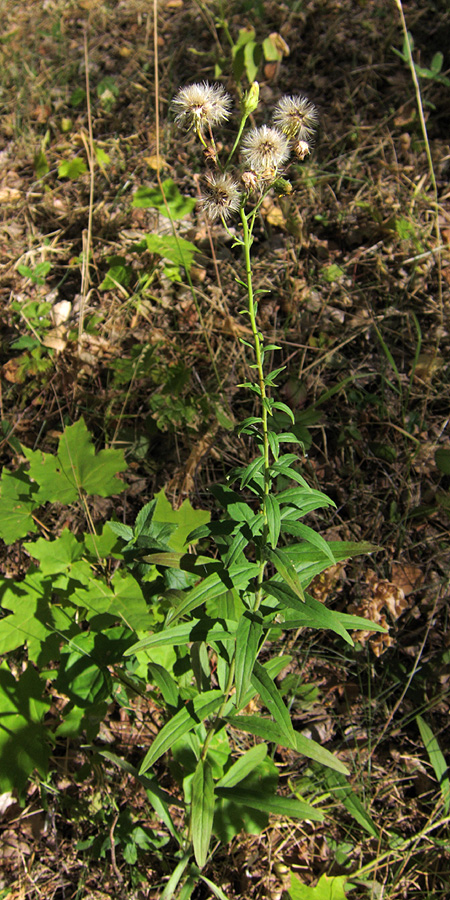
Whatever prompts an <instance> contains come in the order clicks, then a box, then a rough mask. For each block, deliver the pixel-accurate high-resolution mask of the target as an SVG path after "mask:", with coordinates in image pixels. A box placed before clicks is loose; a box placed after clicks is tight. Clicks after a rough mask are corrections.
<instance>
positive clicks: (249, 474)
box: [241, 456, 264, 488]
mask: <svg viewBox="0 0 450 900" xmlns="http://www.w3.org/2000/svg"><path fill="white" fill-rule="evenodd" d="M263 467H264V457H263V456H257V457H256V459H254V460H252V462H251V463H249V465H248V466H246V467H245V469H244V470H243V472H242V477H241V488H243V487H245V486H246V485H247V484H248V483H249V481H251V480H252V478H254V477H255V475H257V474H258V473H259V472H261V469H262V468H263Z"/></svg>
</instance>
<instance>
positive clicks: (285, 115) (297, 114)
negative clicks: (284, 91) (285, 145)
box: [273, 96, 318, 142]
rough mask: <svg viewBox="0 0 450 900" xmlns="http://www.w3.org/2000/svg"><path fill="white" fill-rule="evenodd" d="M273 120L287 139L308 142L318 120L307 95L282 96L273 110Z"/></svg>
mask: <svg viewBox="0 0 450 900" xmlns="http://www.w3.org/2000/svg"><path fill="white" fill-rule="evenodd" d="M273 121H274V124H275V125H276V127H277V128H279V129H280V131H282V132H283V134H285V135H286V137H287V138H288V140H290V141H293V140H296V141H306V142H308V141H309V140H310V138H311V137H312V136H313V134H314V132H315V130H316V128H317V122H318V113H317V109H316V107H315V106H314V104H313V103H310V101H309V100H308V98H307V97H302V96H295V97H287V96H286V97H282V98H281V100H279V102H278V103H277V105H276V107H275V109H274V112H273Z"/></svg>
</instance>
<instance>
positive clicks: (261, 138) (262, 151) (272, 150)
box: [241, 125, 289, 174]
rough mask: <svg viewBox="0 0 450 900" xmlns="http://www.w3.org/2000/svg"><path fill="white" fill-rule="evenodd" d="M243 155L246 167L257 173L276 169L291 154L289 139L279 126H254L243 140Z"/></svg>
mask: <svg viewBox="0 0 450 900" xmlns="http://www.w3.org/2000/svg"><path fill="white" fill-rule="evenodd" d="M241 155H242V159H243V162H244V165H245V166H246V168H248V169H251V170H252V171H253V172H255V173H256V174H262V173H266V172H269V171H271V170H275V173H276V170H277V169H278V168H279V166H281V165H282V164H283V163H284V162H286V160H287V158H288V156H289V142H288V139H287V138H286V137H285V135H284V134H282V132H281V131H279V130H278V129H277V128H268V127H267V125H262V126H261V128H252V130H251V131H249V132H248V133H247V134H246V135H245V137H244V139H243V141H242V149H241Z"/></svg>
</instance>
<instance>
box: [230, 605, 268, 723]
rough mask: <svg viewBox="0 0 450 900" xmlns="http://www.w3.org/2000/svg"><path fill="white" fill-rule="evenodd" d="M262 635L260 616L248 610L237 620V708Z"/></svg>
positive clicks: (250, 673) (246, 688)
mask: <svg viewBox="0 0 450 900" xmlns="http://www.w3.org/2000/svg"><path fill="white" fill-rule="evenodd" d="M261 636H262V618H261V616H260V615H259V614H256V613H251V612H249V611H248V610H247V611H246V612H245V613H244V615H243V616H242V618H241V619H240V621H239V624H238V627H237V631H236V657H235V666H236V668H235V672H236V674H235V683H236V706H237V708H238V709H239V708H240V705H241V702H242V697H243V696H244V694H245V693H246V691H247V690H248V688H249V686H250V682H251V675H252V672H253V665H254V663H255V660H256V657H257V656H258V651H259V643H260V640H261Z"/></svg>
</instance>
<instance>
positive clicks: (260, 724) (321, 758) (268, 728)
mask: <svg viewBox="0 0 450 900" xmlns="http://www.w3.org/2000/svg"><path fill="white" fill-rule="evenodd" d="M225 719H226V721H227V722H228V723H229V725H232V726H233V728H237V729H238V730H240V731H246V732H249V733H250V734H254V735H256V736H257V737H261V738H262V739H263V740H264V741H269V742H270V743H272V744H279V745H280V746H281V747H290V748H292V749H293V750H297V752H298V753H301V754H302V755H303V756H306V757H307V758H308V759H314V760H315V761H316V762H318V763H320V764H321V765H323V766H328V768H330V769H335V771H336V772H342V774H343V775H348V774H349V772H348V769H347V767H346V766H344V764H343V763H341V761H340V759H337V758H336V757H335V756H333V754H332V753H330V751H329V750H326V749H325V747H321V746H320V744H317V743H316V741H313V740H311V739H310V738H306V737H304V736H303V735H302V734H299V733H298V731H294V733H293V734H294V740H292V741H288V740H287V736H286V735H285V734H284V732H282V731H281V728H279V726H278V725H277V724H276V723H275V722H272V720H271V719H267V718H265V717H263V716H226V717H225Z"/></svg>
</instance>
